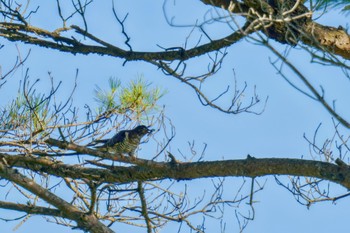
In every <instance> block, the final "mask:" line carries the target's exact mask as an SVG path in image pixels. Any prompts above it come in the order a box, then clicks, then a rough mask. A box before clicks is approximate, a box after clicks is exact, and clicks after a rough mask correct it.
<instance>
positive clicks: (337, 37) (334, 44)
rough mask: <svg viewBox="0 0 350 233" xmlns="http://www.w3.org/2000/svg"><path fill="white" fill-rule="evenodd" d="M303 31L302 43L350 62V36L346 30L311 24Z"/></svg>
mask: <svg viewBox="0 0 350 233" xmlns="http://www.w3.org/2000/svg"><path fill="white" fill-rule="evenodd" d="M303 30H304V32H305V35H304V36H303V37H302V41H303V42H304V43H305V44H307V45H310V46H314V47H317V48H319V49H321V50H323V51H327V52H330V53H333V54H336V55H339V56H342V57H343V58H345V59H347V60H350V36H349V35H348V34H347V33H346V31H344V29H342V28H335V27H328V26H323V25H320V24H318V23H315V22H310V23H308V24H307V25H306V26H305V28H303Z"/></svg>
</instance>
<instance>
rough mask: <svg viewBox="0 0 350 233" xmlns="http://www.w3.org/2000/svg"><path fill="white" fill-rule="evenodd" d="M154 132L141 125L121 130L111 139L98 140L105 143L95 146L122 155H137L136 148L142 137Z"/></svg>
mask: <svg viewBox="0 0 350 233" xmlns="http://www.w3.org/2000/svg"><path fill="white" fill-rule="evenodd" d="M151 132H153V130H151V129H149V128H148V127H147V126H144V125H139V126H137V127H136V128H134V129H132V130H121V131H119V132H118V133H117V134H116V135H114V136H113V137H112V138H111V139H106V140H98V141H96V142H98V143H101V142H102V143H104V144H103V145H102V146H95V148H98V149H101V150H103V151H108V152H112V153H118V154H120V155H124V154H128V155H129V156H135V150H136V149H137V147H138V146H139V144H140V142H141V138H142V137H143V136H145V135H146V134H149V133H151Z"/></svg>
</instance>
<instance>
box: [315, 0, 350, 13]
mask: <svg viewBox="0 0 350 233" xmlns="http://www.w3.org/2000/svg"><path fill="white" fill-rule="evenodd" d="M309 2H311V4H313V5H315V6H316V9H317V10H322V9H332V8H342V11H343V12H345V13H350V12H349V10H350V0H316V1H315V0H314V1H312V0H309Z"/></svg>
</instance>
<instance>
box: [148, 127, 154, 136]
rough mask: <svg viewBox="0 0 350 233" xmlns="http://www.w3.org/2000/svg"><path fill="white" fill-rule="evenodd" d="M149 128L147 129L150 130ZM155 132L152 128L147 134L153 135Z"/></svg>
mask: <svg viewBox="0 0 350 233" xmlns="http://www.w3.org/2000/svg"><path fill="white" fill-rule="evenodd" d="M148 127H150V126H148ZM148 127H147V128H148ZM153 131H154V129H150V128H148V132H147V134H151V133H152V132H153Z"/></svg>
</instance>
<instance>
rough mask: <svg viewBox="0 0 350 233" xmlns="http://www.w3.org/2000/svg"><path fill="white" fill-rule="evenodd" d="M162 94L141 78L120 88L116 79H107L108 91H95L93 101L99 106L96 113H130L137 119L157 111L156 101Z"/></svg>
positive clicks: (98, 88)
mask: <svg viewBox="0 0 350 233" xmlns="http://www.w3.org/2000/svg"><path fill="white" fill-rule="evenodd" d="M163 94H164V93H162V92H161V90H160V89H159V88H158V87H155V88H152V87H151V83H148V82H146V81H144V79H143V77H139V78H137V79H136V80H132V81H130V83H129V84H128V85H127V86H122V84H121V82H120V80H119V79H117V78H110V79H109V89H108V90H107V91H106V90H103V89H101V88H100V87H98V86H97V87H96V89H95V100H96V101H97V103H98V104H99V106H98V112H99V113H100V114H101V113H104V112H111V111H112V112H117V113H119V114H125V113H131V114H132V115H134V116H135V117H137V118H140V117H141V116H142V115H143V114H148V113H150V112H152V111H155V110H157V109H158V105H157V101H158V100H159V99H160V98H161V97H162V96H163Z"/></svg>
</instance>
